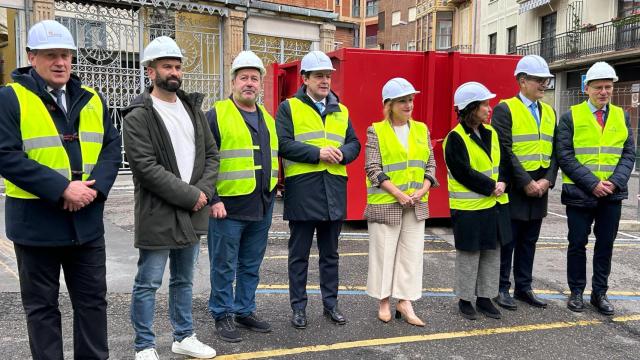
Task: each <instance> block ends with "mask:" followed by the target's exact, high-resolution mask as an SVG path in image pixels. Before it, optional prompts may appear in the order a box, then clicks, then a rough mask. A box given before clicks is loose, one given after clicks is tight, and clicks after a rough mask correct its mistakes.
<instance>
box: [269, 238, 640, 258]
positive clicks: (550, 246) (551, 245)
mask: <svg viewBox="0 0 640 360" xmlns="http://www.w3.org/2000/svg"><path fill="white" fill-rule="evenodd" d="M538 245H542V246H538V247H536V250H556V249H566V248H567V244H561V243H557V242H539V243H538ZM594 246H595V245H594V244H587V249H592V248H593V247H594ZM613 247H614V249H615V248H625V249H629V248H638V249H640V243H638V244H613ZM455 252H456V250H455V249H437V250H425V251H424V253H425V254H452V253H455ZM368 255H369V253H366V252H354V253H340V257H354V256H368ZM318 256H319V255H318V254H311V255H309V258H317V257H318ZM287 259H288V255H272V256H265V257H264V260H287Z"/></svg>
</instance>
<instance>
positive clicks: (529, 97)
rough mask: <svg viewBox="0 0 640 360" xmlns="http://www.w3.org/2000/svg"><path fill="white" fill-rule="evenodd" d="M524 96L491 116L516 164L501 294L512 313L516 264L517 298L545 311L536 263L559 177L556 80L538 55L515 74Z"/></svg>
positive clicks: (525, 61) (520, 64)
mask: <svg viewBox="0 0 640 360" xmlns="http://www.w3.org/2000/svg"><path fill="white" fill-rule="evenodd" d="M514 76H515V78H516V81H517V82H518V88H519V89H520V92H519V93H518V94H517V95H516V96H514V97H512V98H510V99H505V100H502V101H500V104H498V105H497V106H496V108H495V109H494V112H493V115H492V116H491V125H493V127H494V128H495V129H496V131H497V132H498V137H499V139H500V143H501V144H502V146H503V148H504V151H505V156H506V157H507V158H508V159H509V161H510V162H511V176H510V178H511V182H510V186H509V188H508V189H507V192H508V193H509V210H510V211H509V212H510V214H511V230H512V235H513V241H512V242H510V243H508V244H507V245H505V246H503V247H502V252H501V255H500V258H501V259H500V291H499V293H498V297H497V298H496V303H497V304H498V305H500V306H502V307H503V308H505V309H508V310H516V309H517V305H516V302H515V301H514V300H513V297H511V295H510V294H509V289H510V287H511V282H510V281H509V279H510V276H511V264H512V263H513V279H514V285H515V286H514V292H513V294H514V297H515V298H516V299H518V300H520V301H523V302H526V303H528V304H529V305H531V306H535V307H539V308H545V307H547V303H546V302H545V301H544V300H542V299H540V298H539V297H538V296H537V295H536V294H535V292H534V291H533V289H532V287H531V283H532V279H533V275H532V273H533V259H534V256H535V251H536V242H537V241H538V236H539V235H540V228H541V226H542V219H543V218H544V217H545V216H546V215H547V200H548V193H549V189H550V188H551V187H553V184H554V182H555V180H556V176H557V175H558V166H557V163H556V159H555V153H554V151H553V136H554V133H555V128H556V113H555V111H554V110H553V108H552V107H551V106H550V105H548V104H546V103H544V102H543V101H541V100H542V98H543V97H544V93H545V90H546V89H547V87H548V85H549V82H550V81H551V79H552V78H553V75H552V74H551V73H550V72H549V66H548V65H547V62H546V61H545V60H544V59H543V58H542V57H540V56H538V55H527V56H524V57H523V58H522V59H520V61H518V64H517V65H516V70H515V72H514Z"/></svg>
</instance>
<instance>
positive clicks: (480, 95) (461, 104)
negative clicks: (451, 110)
mask: <svg viewBox="0 0 640 360" xmlns="http://www.w3.org/2000/svg"><path fill="white" fill-rule="evenodd" d="M494 97H496V94H493V93H491V91H489V89H487V88H486V87H485V86H484V85H482V84H480V83H479V82H475V81H470V82H466V83H464V84H462V85H460V86H459V87H458V89H456V92H455V94H454V95H453V103H454V105H455V106H457V107H458V110H462V109H464V108H466V107H467V105H469V104H471V103H472V102H474V101H485V100H489V99H493V98H494Z"/></svg>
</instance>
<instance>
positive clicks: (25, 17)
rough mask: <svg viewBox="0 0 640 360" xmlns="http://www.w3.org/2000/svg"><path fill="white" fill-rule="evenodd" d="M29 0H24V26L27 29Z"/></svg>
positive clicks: (28, 23)
mask: <svg viewBox="0 0 640 360" xmlns="http://www.w3.org/2000/svg"><path fill="white" fill-rule="evenodd" d="M29 1H30V0H24V19H25V20H26V23H27V24H26V25H27V26H26V28H27V31H28V29H30V28H31V14H30V12H31V11H30V10H29Z"/></svg>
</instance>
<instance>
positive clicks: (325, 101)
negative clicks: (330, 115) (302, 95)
mask: <svg viewBox="0 0 640 360" xmlns="http://www.w3.org/2000/svg"><path fill="white" fill-rule="evenodd" d="M307 96H308V97H309V98H311V100H313V103H314V104H315V103H319V102H321V103H322V104H323V105H324V106H325V107H326V106H327V98H326V97H325V98H324V99H322V100H316V99H315V98H314V97H313V96H311V93H310V92H308V91H307Z"/></svg>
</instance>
